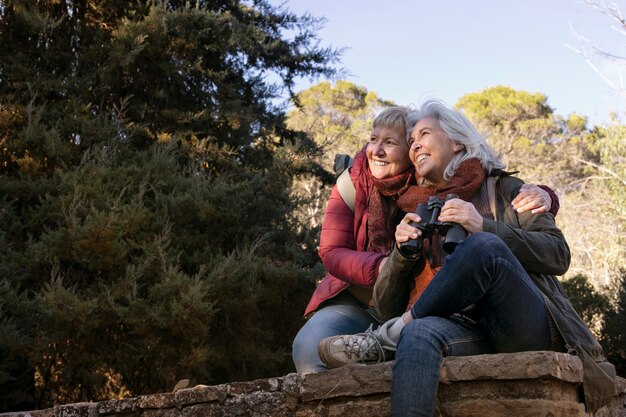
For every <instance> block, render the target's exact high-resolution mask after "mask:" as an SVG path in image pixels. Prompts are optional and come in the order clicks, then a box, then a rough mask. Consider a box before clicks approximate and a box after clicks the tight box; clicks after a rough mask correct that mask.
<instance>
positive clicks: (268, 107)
mask: <svg viewBox="0 0 626 417" xmlns="http://www.w3.org/2000/svg"><path fill="white" fill-rule="evenodd" d="M318 24H319V21H318V20H316V19H315V18H312V17H310V16H297V15H294V14H292V13H290V12H289V11H287V10H285V9H282V8H276V7H273V6H271V5H270V4H269V3H267V2H266V1H264V0H254V1H238V0H223V1H211V2H204V1H196V2H194V1H184V2H183V1H155V2H152V3H146V2H140V1H125V2H119V1H113V0H100V1H90V2H86V1H79V0H74V1H72V0H56V1H52V0H50V1H11V0H7V1H3V2H0V141H1V143H2V147H1V148H0V172H1V175H2V177H1V179H0V196H1V197H0V213H1V216H0V295H1V298H0V300H1V301H0V410H1V411H8V410H17V409H33V408H41V407H47V406H51V405H53V404H59V403H66V402H76V401H86V400H101V399H105V398H112V397H121V396H127V395H138V394H144V393H150V392H159V391H169V390H170V389H171V387H172V386H173V385H174V384H175V383H176V381H177V380H178V379H180V378H191V379H192V381H194V382H197V383H205V384H212V383H221V382H226V381H229V380H241V379H251V378H256V377H261V376H270V375H277V374H282V373H285V372H288V371H291V370H292V364H291V358H290V354H289V351H290V344H291V340H292V338H293V335H294V334H295V332H296V331H297V329H298V328H299V326H300V325H301V320H300V316H301V312H302V310H303V309H304V305H305V302H306V299H307V297H308V296H309V295H310V292H311V290H312V282H313V280H314V278H315V277H316V276H317V275H318V274H319V269H320V265H319V262H318V261H317V258H316V256H315V253H314V252H315V251H314V248H315V244H316V243H315V241H314V240H313V239H312V238H311V234H310V233H309V230H308V229H307V228H306V227H305V228H303V227H302V224H300V223H298V221H297V218H296V217H295V216H294V214H293V213H294V212H296V211H297V208H298V207H297V205H296V204H297V203H299V202H294V201H292V200H291V199H290V194H289V193H290V189H291V187H292V178H293V177H294V175H299V174H302V173H307V172H313V173H320V172H322V168H321V167H320V166H319V165H318V164H317V163H316V162H314V161H313V160H312V158H311V157H310V155H316V154H318V153H319V151H318V150H317V149H316V146H315V144H314V143H313V142H312V141H310V140H308V139H307V138H306V137H305V136H303V135H300V134H298V133H296V132H293V131H291V130H289V129H288V128H287V127H286V126H285V105H284V104H281V102H280V100H279V98H280V97H281V95H282V94H283V93H286V94H287V95H289V94H293V91H292V90H293V86H294V82H295V80H296V79H297V78H298V77H301V76H306V77H317V76H332V75H333V74H334V72H335V70H334V68H333V66H332V64H333V62H335V60H336V59H337V56H338V55H337V52H336V51H334V50H331V49H327V48H322V47H319V46H318V43H317V38H316V35H315V30H316V28H317V27H318ZM288 34H291V37H288ZM269 80H275V81H274V82H270V81H269Z"/></svg>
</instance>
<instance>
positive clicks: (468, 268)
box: [391, 233, 552, 417]
mask: <svg viewBox="0 0 626 417" xmlns="http://www.w3.org/2000/svg"><path fill="white" fill-rule="evenodd" d="M470 305H477V306H479V307H480V309H481V311H482V318H483V320H482V323H481V324H476V323H473V322H471V321H469V320H466V319H464V318H462V317H459V316H457V315H456V314H455V313H458V312H461V311H462V310H463V309H465V308H466V307H468V306H470ZM411 315H412V316H413V318H414V320H413V321H411V322H409V323H408V324H407V325H406V326H405V328H404V329H403V330H402V333H401V335H400V340H399V342H398V348H397V351H396V362H395V365H394V368H393V379H392V387H391V415H392V416H428V417H431V416H432V415H433V414H434V410H435V404H436V401H437V387H438V381H439V371H440V368H441V364H442V362H443V358H444V357H445V356H448V355H450V356H463V355H475V354H482V353H490V352H520V351H530V350H547V349H551V347H552V339H551V334H550V324H549V313H548V310H547V306H546V303H545V300H544V296H543V295H542V294H541V292H540V291H539V289H538V288H537V287H536V286H535V285H534V283H533V282H532V280H531V278H530V277H529V276H528V274H527V273H526V271H524V268H523V267H522V265H521V264H520V263H519V261H518V260H517V259H516V258H515V256H514V255H513V253H511V251H510V250H509V248H508V247H507V246H506V245H505V244H504V242H502V240H501V239H500V238H498V237H497V236H495V235H492V234H488V233H477V234H474V235H472V236H470V237H469V238H467V239H465V240H464V241H463V242H461V243H460V244H459V245H458V246H457V248H456V250H455V251H454V253H453V254H452V255H450V256H447V257H446V259H445V262H444V265H443V267H442V268H441V270H440V271H439V272H438V273H437V275H436V276H435V278H434V279H433V280H432V282H431V283H430V285H429V286H428V287H427V288H426V290H425V291H424V293H423V294H422V296H421V297H420V298H419V299H418V300H417V301H416V302H415V304H414V305H413V306H412V307H411Z"/></svg>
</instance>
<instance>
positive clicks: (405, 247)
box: [400, 194, 467, 257]
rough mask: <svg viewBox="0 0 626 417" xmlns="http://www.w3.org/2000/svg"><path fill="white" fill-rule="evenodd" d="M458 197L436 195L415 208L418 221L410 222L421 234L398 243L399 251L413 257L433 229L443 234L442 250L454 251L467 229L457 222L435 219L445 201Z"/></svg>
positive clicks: (454, 195)
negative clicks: (442, 197) (418, 217)
mask: <svg viewBox="0 0 626 417" xmlns="http://www.w3.org/2000/svg"><path fill="white" fill-rule="evenodd" d="M453 198H458V196H457V195H456V194H448V195H447V196H446V199H445V200H442V199H441V198H439V197H437V196H432V197H430V198H429V199H428V203H425V204H424V203H422V204H419V205H418V206H417V208H416V209H415V214H417V215H418V216H420V221H419V222H413V221H412V222H410V223H409V224H410V225H411V226H413V227H416V228H418V229H419V230H421V231H422V234H421V236H419V237H418V238H417V239H411V240H409V241H407V242H404V243H402V244H401V245H400V252H401V253H402V254H403V255H404V256H406V257H414V256H416V255H418V254H419V253H420V252H421V250H422V244H423V242H424V238H428V237H431V236H432V235H433V233H435V231H437V232H438V233H439V235H440V236H445V240H444V241H443V250H445V251H446V252H447V253H452V252H454V249H455V248H456V245H457V244H458V243H460V242H461V241H462V240H463V239H465V238H466V237H467V231H466V230H465V229H464V228H463V227H462V226H461V225H459V224H457V223H452V222H440V221H438V220H437V218H438V217H439V213H440V212H441V208H442V207H443V205H444V204H445V203H446V201H448V200H451V199H453Z"/></svg>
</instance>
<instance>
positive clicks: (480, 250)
mask: <svg viewBox="0 0 626 417" xmlns="http://www.w3.org/2000/svg"><path fill="white" fill-rule="evenodd" d="M463 243H464V247H465V250H469V251H471V252H473V253H477V254H484V255H488V254H493V253H495V252H497V251H500V250H508V247H507V246H506V244H505V243H504V241H502V239H500V238H499V237H498V236H496V235H494V234H492V233H487V232H479V233H475V234H473V235H471V236H470V237H468V238H467V239H465V241H464V242H463ZM485 248H489V249H488V250H485Z"/></svg>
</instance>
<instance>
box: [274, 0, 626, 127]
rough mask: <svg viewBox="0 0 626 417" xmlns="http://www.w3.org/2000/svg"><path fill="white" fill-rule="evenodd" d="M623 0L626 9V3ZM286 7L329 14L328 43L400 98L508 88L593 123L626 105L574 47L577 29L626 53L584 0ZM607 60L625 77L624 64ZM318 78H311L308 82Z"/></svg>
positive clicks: (353, 72)
mask: <svg viewBox="0 0 626 417" xmlns="http://www.w3.org/2000/svg"><path fill="white" fill-rule="evenodd" d="M271 3H272V4H275V5H276V4H280V3H282V1H280V0H271ZM617 4H618V5H619V6H620V7H621V8H622V11H623V12H624V13H626V2H624V1H618V2H617ZM285 7H286V8H288V9H290V10H292V11H294V12H296V13H298V14H302V13H305V12H310V13H311V14H312V15H313V16H324V17H325V18H326V19H327V22H326V24H325V27H324V28H323V29H322V30H321V31H320V32H319V35H320V37H321V40H322V45H326V46H328V45H330V46H333V47H336V48H341V47H346V48H347V49H346V51H345V52H344V54H343V58H342V64H341V65H342V66H343V67H344V68H345V69H346V70H347V71H348V72H349V74H350V75H349V76H348V77H347V79H348V80H349V81H352V82H354V83H355V84H358V85H362V86H364V87H366V88H367V89H368V90H371V91H375V92H376V93H378V94H379V96H380V97H382V98H384V99H388V100H393V101H395V102H396V103H399V104H410V103H413V104H419V102H420V100H421V99H423V98H424V97H438V98H441V99H443V100H445V101H446V102H447V103H448V104H451V105H452V104H454V103H455V102H456V101H457V99H458V98H460V97H461V96H463V95H464V94H466V93H469V92H475V91H480V90H482V89H484V88H487V87H491V86H495V85H506V86H510V87H513V88H516V89H521V90H526V91H529V92H533V93H536V92H538V93H543V94H545V95H547V97H548V104H549V105H550V106H551V107H552V108H554V109H555V111H556V113H557V114H559V115H563V116H566V115H567V114H569V113H572V112H576V113H579V114H583V115H586V116H588V117H589V118H590V122H591V124H601V123H605V122H607V121H608V120H609V113H610V112H611V111H615V112H617V113H621V112H623V111H624V110H626V98H625V97H624V96H622V95H620V94H618V93H616V92H615V91H614V90H613V89H611V88H610V87H608V86H607V84H606V83H605V82H604V81H602V80H601V78H600V77H599V76H597V75H596V74H595V73H594V71H593V70H592V69H591V68H590V67H589V65H588V64H587V63H586V62H585V60H584V58H583V57H581V56H580V55H578V54H576V53H575V52H573V51H572V50H570V49H568V47H567V46H566V44H569V45H571V46H573V47H576V48H578V47H580V46H581V43H580V41H579V40H578V39H577V38H576V37H575V36H574V35H573V34H572V32H571V29H570V28H571V27H573V28H574V29H575V31H576V32H578V33H579V34H581V35H584V36H585V37H586V38H588V39H590V40H592V41H594V43H595V44H596V45H598V46H600V47H602V48H605V49H608V50H610V51H612V52H617V53H624V54H626V35H624V34H620V33H618V32H616V31H615V30H614V29H611V25H612V24H613V21H612V20H610V19H609V17H607V16H605V15H603V14H601V13H600V12H598V11H597V10H595V9H594V8H592V7H591V6H590V5H588V4H587V3H585V2H584V0H473V1H472V0H440V1H433V0H431V1H428V0H421V1H420V0H413V1H411V0H387V1H374V0H288V1H287V2H286V3H285ZM598 63H599V65H600V66H601V68H602V69H603V70H605V71H606V72H607V74H608V75H609V76H611V77H614V79H616V80H617V75H616V74H617V71H616V67H615V66H612V65H609V63H608V62H603V61H598ZM625 75H626V74H625ZM310 85H311V83H309V82H308V81H307V80H303V81H302V82H301V83H299V85H298V89H299V90H300V89H304V88H307V87H309V86H310Z"/></svg>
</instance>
